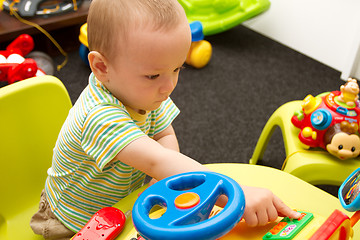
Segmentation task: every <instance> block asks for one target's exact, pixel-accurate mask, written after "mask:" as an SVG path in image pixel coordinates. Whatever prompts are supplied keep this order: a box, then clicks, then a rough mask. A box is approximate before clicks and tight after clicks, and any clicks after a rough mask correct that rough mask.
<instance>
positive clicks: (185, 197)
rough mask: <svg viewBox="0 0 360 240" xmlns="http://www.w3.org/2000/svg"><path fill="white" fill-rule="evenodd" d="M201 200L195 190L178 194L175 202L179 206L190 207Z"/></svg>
mask: <svg viewBox="0 0 360 240" xmlns="http://www.w3.org/2000/svg"><path fill="white" fill-rule="evenodd" d="M199 202H200V197H199V195H197V194H196V193H193V192H187V193H183V194H181V195H179V196H177V197H176V199H175V202H174V203H175V206H176V207H177V208H180V209H188V208H192V207H194V206H196V205H197V204H198V203H199Z"/></svg>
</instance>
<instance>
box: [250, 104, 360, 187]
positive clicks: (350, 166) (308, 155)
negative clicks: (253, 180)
mask: <svg viewBox="0 0 360 240" xmlns="http://www.w3.org/2000/svg"><path fill="white" fill-rule="evenodd" d="M301 103H302V101H292V102H288V103H285V104H284V105H282V106H281V107H279V108H278V109H277V110H276V111H275V112H274V113H273V114H272V115H271V117H270V118H269V120H268V122H267V123H266V125H265V127H264V129H263V131H262V132H261V135H260V137H259V140H258V142H257V144H256V147H255V150H254V152H253V155H252V157H251V159H250V164H257V162H258V160H259V159H262V158H263V155H264V152H265V150H266V147H267V144H268V142H269V140H270V138H271V136H272V134H273V133H274V130H275V128H276V127H280V129H281V132H282V136H283V139H284V145H285V152H286V159H285V161H284V163H283V166H282V170H283V171H285V172H288V173H291V174H293V175H295V176H297V177H299V178H301V179H303V180H305V181H307V182H309V183H311V184H313V185H323V184H324V185H335V186H340V185H341V184H342V182H343V181H344V180H345V179H346V178H347V177H348V176H349V175H350V173H352V172H353V171H354V170H355V169H357V168H359V167H360V158H359V157H358V158H356V159H348V160H345V161H342V160H340V159H338V158H336V157H334V156H332V155H330V154H329V153H328V152H327V151H325V150H323V149H309V150H305V149H304V148H303V147H302V143H301V142H300V140H299V138H298V135H299V132H300V129H298V128H296V127H295V126H294V125H293V124H292V123H291V117H292V116H293V114H294V112H295V111H296V110H299V109H301Z"/></svg>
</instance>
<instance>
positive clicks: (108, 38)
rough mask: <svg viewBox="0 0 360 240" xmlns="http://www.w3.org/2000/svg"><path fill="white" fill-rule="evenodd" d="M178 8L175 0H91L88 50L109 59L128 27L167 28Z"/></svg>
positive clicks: (177, 19)
mask: <svg viewBox="0 0 360 240" xmlns="http://www.w3.org/2000/svg"><path fill="white" fill-rule="evenodd" d="M180 8H181V6H180V5H179V3H178V2H177V1H176V0H93V1H92V3H91V5H90V9H89V14H88V19H87V24H88V27H87V31H88V32H87V37H88V44H89V49H90V51H98V52H100V53H101V54H103V55H104V56H106V57H107V58H111V57H112V53H113V52H114V48H116V47H118V46H119V45H120V44H121V43H123V42H126V40H127V39H126V36H127V33H128V31H129V30H131V29H136V28H140V27H144V26H150V27H152V28H153V29H154V30H169V29H171V28H172V27H174V26H176V25H177V24H178V22H179V19H180V17H179V16H181V11H179V9H180ZM181 10H182V9H181ZM119 37H120V38H119Z"/></svg>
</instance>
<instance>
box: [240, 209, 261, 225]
mask: <svg viewBox="0 0 360 240" xmlns="http://www.w3.org/2000/svg"><path fill="white" fill-rule="evenodd" d="M243 218H244V220H245V222H246V224H247V225H248V226H250V227H255V226H257V225H258V222H259V221H258V218H257V215H256V213H254V212H251V213H246V211H245V213H244V216H243Z"/></svg>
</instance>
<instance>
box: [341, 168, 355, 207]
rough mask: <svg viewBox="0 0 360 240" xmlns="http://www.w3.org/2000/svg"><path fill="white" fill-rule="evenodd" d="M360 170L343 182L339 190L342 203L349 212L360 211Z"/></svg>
mask: <svg viewBox="0 0 360 240" xmlns="http://www.w3.org/2000/svg"><path fill="white" fill-rule="evenodd" d="M359 193H360V168H358V169H356V170H355V171H354V172H353V173H352V174H350V176H349V177H348V178H347V179H346V180H345V181H344V182H343V184H342V185H341V186H340V189H339V199H340V203H341V205H342V206H343V208H345V209H346V210H347V211H350V212H354V211H358V210H360V195H359Z"/></svg>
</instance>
